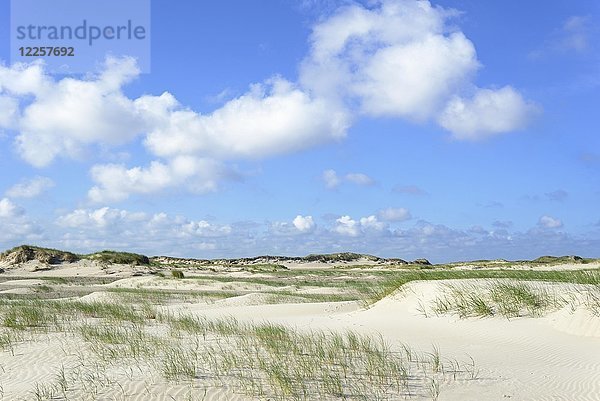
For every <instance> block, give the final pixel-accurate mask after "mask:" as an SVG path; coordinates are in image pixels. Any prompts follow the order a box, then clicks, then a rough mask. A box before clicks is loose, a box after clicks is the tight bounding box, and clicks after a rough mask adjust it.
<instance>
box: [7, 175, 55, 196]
mask: <svg viewBox="0 0 600 401" xmlns="http://www.w3.org/2000/svg"><path fill="white" fill-rule="evenodd" d="M52 187H54V181H52V180H51V179H50V178H48V177H35V178H32V179H28V180H24V181H22V182H20V183H18V184H16V185H14V186H12V187H11V188H9V189H8V190H7V191H6V195H7V196H9V197H11V198H35V197H36V196H39V195H41V194H42V193H44V192H46V191H47V190H48V189H50V188H52Z"/></svg>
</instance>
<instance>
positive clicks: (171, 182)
mask: <svg viewBox="0 0 600 401" xmlns="http://www.w3.org/2000/svg"><path fill="white" fill-rule="evenodd" d="M226 175H227V172H226V171H225V169H224V168H223V166H222V165H221V164H220V163H218V162H216V161H214V160H212V159H198V158H194V157H192V156H178V157H176V158H174V159H172V160H170V161H169V162H168V163H167V164H165V163H163V162H160V161H154V162H152V163H150V165H149V166H147V167H133V168H129V169H128V168H127V167H125V166H123V165H120V164H105V165H96V166H94V167H92V170H91V176H92V179H93V180H94V182H95V183H96V185H95V186H94V187H92V188H91V189H90V190H89V192H88V197H89V198H90V200H92V201H94V202H98V203H101V202H113V201H121V200H124V199H126V198H128V197H129V196H130V195H132V194H141V195H143V194H151V193H156V192H160V191H162V190H165V189H167V188H176V187H181V186H183V187H185V188H187V189H188V190H190V191H192V192H195V193H206V192H211V191H215V190H216V189H217V185H218V184H217V182H218V179H219V178H221V177H225V176H226Z"/></svg>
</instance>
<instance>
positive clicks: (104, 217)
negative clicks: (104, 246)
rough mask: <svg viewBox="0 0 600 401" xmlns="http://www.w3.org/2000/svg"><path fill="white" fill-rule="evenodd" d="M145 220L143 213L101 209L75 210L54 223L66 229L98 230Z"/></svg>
mask: <svg viewBox="0 0 600 401" xmlns="http://www.w3.org/2000/svg"><path fill="white" fill-rule="evenodd" d="M146 219H147V216H146V214H145V213H131V212H127V211H126V210H118V209H111V208H109V207H103V208H100V209H95V210H86V209H76V210H74V211H73V212H71V213H69V214H66V215H64V216H60V217H59V218H58V219H57V221H56V222H57V223H58V224H59V225H60V226H63V227H68V228H86V229H98V228H107V227H115V226H118V225H121V224H132V223H140V222H143V221H145V220H146Z"/></svg>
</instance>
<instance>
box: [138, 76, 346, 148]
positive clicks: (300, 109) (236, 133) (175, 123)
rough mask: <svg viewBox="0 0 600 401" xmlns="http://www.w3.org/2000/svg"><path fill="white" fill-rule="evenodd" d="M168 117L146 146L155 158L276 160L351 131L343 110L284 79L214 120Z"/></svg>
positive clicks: (182, 114) (255, 89)
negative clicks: (273, 156)
mask: <svg viewBox="0 0 600 401" xmlns="http://www.w3.org/2000/svg"><path fill="white" fill-rule="evenodd" d="M165 117H166V118H165V120H164V121H160V123H159V124H158V126H157V127H156V128H155V129H154V130H152V131H151V132H150V133H149V134H148V136H147V138H146V141H145V143H146V146H147V147H148V148H149V149H150V151H151V152H152V153H153V154H156V155H158V156H163V157H172V156H177V155H181V154H194V155H210V156H215V157H218V158H219V159H234V158H240V157H243V158H258V157H264V156H270V155H274V154H281V153H286V152H290V151H295V150H299V149H305V148H307V147H311V146H313V145H316V144H319V143H322V142H325V141H329V140H334V139H340V138H342V137H344V136H345V133H346V129H347V127H348V125H349V123H348V116H347V115H346V113H345V112H344V111H343V110H338V109H336V108H335V106H334V105H332V104H329V103H327V102H326V101H325V100H324V99H321V98H313V97H311V96H310V95H309V94H308V93H306V92H304V91H302V90H301V89H299V88H298V87H297V86H296V85H294V84H292V83H291V82H289V81H286V80H284V79H282V78H274V79H271V80H268V81H267V82H266V83H264V84H256V85H252V86H251V89H250V91H249V92H248V93H246V94H244V95H242V96H240V97H238V98H236V99H233V100H230V101H229V102H227V103H226V104H225V105H224V106H223V107H221V108H220V109H217V110H215V111H214V112H212V113H211V114H208V115H201V114H198V113H195V112H193V111H191V110H188V109H181V110H180V109H174V110H170V112H168V113H165Z"/></svg>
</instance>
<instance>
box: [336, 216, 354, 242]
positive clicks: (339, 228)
mask: <svg viewBox="0 0 600 401" xmlns="http://www.w3.org/2000/svg"><path fill="white" fill-rule="evenodd" d="M335 222H336V225H335V227H334V228H333V230H334V231H335V232H336V233H338V234H340V235H345V236H349V237H356V236H358V234H359V232H360V226H359V223H358V222H357V221H356V220H353V219H352V218H351V217H350V216H342V217H340V218H339V219H337V220H336V221H335Z"/></svg>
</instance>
